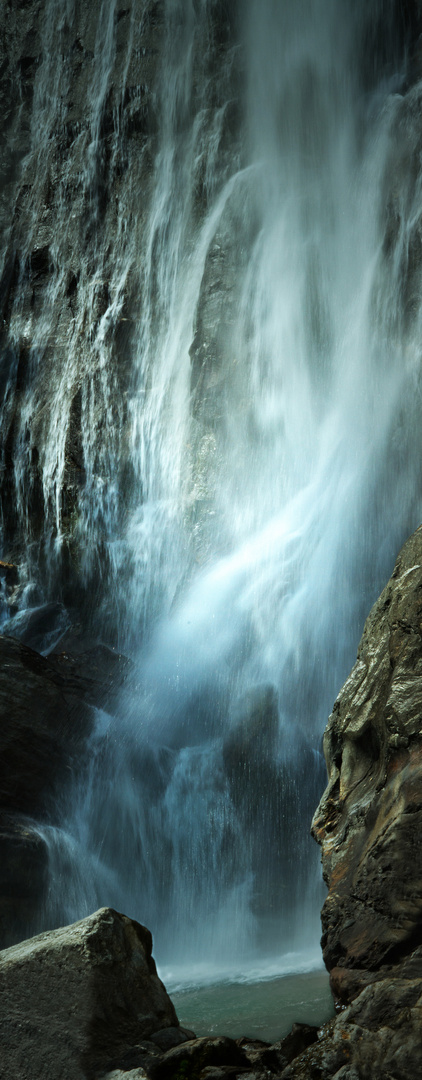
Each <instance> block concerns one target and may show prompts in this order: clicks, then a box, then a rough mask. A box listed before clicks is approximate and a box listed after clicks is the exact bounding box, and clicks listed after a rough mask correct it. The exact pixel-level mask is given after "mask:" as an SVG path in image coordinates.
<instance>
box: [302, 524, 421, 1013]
mask: <svg viewBox="0 0 422 1080" xmlns="http://www.w3.org/2000/svg"><path fill="white" fill-rule="evenodd" d="M324 751H325V756H326V761H327V768H328V774H329V783H328V787H327V790H326V791H325V793H324V795H323V797H322V800H321V803H320V805H319V807H318V809H317V811H316V813H315V816H314V821H313V834H314V836H315V838H316V839H317V840H318V842H319V843H320V844H321V846H322V860H323V870H324V877H325V880H326V881H327V884H328V888H329V892H328V896H327V899H326V901H325V904H324V907H323V912H322V924H323V931H324V933H323V939H322V943H323V950H324V959H325V962H326V965H327V967H328V969H329V970H332V969H335V973H334V974H333V986H334V987H338V989H339V990H340V995H339V996H340V997H341V998H342V999H343V1000H349V999H350V997H353V995H354V994H355V993H356V992H359V990H360V989H361V988H362V984H365V982H367V981H368V977H367V975H366V974H365V972H373V973H374V972H376V971H377V970H379V969H380V968H381V967H385V966H386V965H387V966H393V965H394V967H395V968H396V965H397V963H398V962H400V961H404V960H405V959H406V958H408V957H410V956H411V955H412V953H413V952H414V950H415V949H416V948H417V947H418V946H419V944H420V943H421V940H422V529H418V530H417V532H416V533H415V534H414V536H412V537H411V538H410V540H409V541H408V542H407V543H406V544H405V546H404V548H403V549H402V551H401V552H400V555H399V557H398V559H397V562H396V565H395V568H394V572H393V575H392V577H391V580H390V581H389V582H388V585H387V586H386V588H385V589H384V592H383V593H382V595H381V597H380V599H379V600H378V601H377V603H376V604H375V606H374V608H373V609H372V611H371V613H370V615H369V618H368V619H367V622H366V625H365V629H364V633H363V637H362V640H361V643H360V646H359V651H358V659H357V662H356V664H355V667H354V668H353V671H352V673H351V675H350V677H349V678H348V680H347V682H346V683H345V685H344V687H343V689H342V691H341V693H340V695H339V697H338V699H337V701H336V703H335V705H334V709H333V712H332V715H331V717H330V719H329V721H328V726H327V730H326V733H325V736H324ZM344 969H346V971H347V970H349V969H353V970H354V971H355V970H356V971H357V972H359V971H363V972H364V974H363V975H362V976H361V977H360V976H357V977H356V978H355V977H353V978H351V979H349V980H348V978H347V976H346V975H344V974H342V975H340V974H339V971H342V972H344Z"/></svg>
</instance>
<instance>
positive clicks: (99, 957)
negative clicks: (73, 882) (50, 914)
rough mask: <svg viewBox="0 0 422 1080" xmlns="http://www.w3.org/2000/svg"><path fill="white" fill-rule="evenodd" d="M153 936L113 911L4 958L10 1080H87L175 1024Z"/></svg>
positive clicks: (1, 1013)
mask: <svg viewBox="0 0 422 1080" xmlns="http://www.w3.org/2000/svg"><path fill="white" fill-rule="evenodd" d="M151 947H152V938H151V934H150V933H149V930H147V929H146V928H145V927H144V926H141V925H140V924H139V923H137V922H134V921H132V920H131V919H129V918H127V917H126V916H125V915H119V914H118V913H117V912H116V911H113V910H112V909H111V908H101V909H100V910H99V911H97V912H95V914H94V915H91V916H89V918H87V919H82V920H81V921H80V922H77V923H74V924H73V925H72V926H67V927H64V928H62V929H60V930H53V931H50V932H49V933H46V934H41V935H39V936H38V937H36V938H33V939H31V940H30V941H25V942H22V943H21V944H20V945H15V946H13V947H12V948H10V949H6V950H5V951H4V952H3V953H2V954H0V1044H1V1048H2V1056H1V1068H2V1075H4V1076H5V1077H6V1076H7V1078H8V1080H46V1077H47V1076H48V1077H51V1078H52V1080H53V1078H54V1080H55V1078H57V1080H58V1078H59V1077H63V1078H64V1077H66V1080H85V1078H86V1077H89V1078H91V1077H92V1078H93V1077H95V1076H97V1075H101V1074H104V1073H105V1072H106V1071H107V1063H108V1062H110V1061H111V1060H112V1059H113V1058H115V1057H116V1056H117V1055H118V1054H122V1055H123V1054H124V1053H125V1051H127V1050H129V1049H130V1048H131V1047H133V1045H134V1044H136V1043H138V1042H139V1040H140V1039H148V1038H149V1036H151V1035H152V1034H154V1032H155V1031H161V1030H162V1029H164V1028H166V1027H171V1028H177V1027H178V1020H177V1016H176V1013H175V1011H174V1007H173V1005H172V1002H171V1001H170V998H169V997H168V995H167V993H166V990H165V987H164V986H163V983H162V982H161V980H160V979H159V978H158V975H157V972H156V967H155V963H154V960H153V958H152V955H151Z"/></svg>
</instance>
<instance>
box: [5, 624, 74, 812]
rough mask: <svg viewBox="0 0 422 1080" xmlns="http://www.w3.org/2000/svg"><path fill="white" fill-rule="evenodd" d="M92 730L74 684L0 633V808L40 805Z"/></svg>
mask: <svg viewBox="0 0 422 1080" xmlns="http://www.w3.org/2000/svg"><path fill="white" fill-rule="evenodd" d="M91 729H92V712H91V709H90V708H89V707H88V705H86V704H85V703H84V702H83V701H81V699H80V697H79V696H77V694H76V693H75V685H69V684H68V683H67V682H66V679H64V678H62V677H60V675H58V674H57V673H56V672H55V670H54V669H53V668H52V667H51V666H50V664H49V662H48V660H46V659H45V657H43V656H40V655H39V654H38V653H36V652H34V651H33V650H32V649H30V648H28V647H26V646H25V645H23V644H22V643H21V642H20V641H15V640H14V639H12V638H6V637H1V636H0V809H1V808H7V809H9V810H13V811H18V812H19V813H23V814H30V815H31V816H32V815H34V814H36V813H37V812H40V811H42V810H45V808H46V806H47V805H48V803H49V800H50V799H51V797H52V796H53V794H54V792H55V791H56V790H57V786H58V785H59V784H61V783H62V782H63V780H64V779H65V775H66V771H67V769H68V766H69V765H70V764H71V762H72V760H73V758H74V757H75V756H77V755H78V754H80V752H81V748H82V746H83V744H84V741H85V739H86V737H87V735H88V734H89V732H90V731H91Z"/></svg>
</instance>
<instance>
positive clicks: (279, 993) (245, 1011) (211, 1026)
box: [170, 971, 334, 1042]
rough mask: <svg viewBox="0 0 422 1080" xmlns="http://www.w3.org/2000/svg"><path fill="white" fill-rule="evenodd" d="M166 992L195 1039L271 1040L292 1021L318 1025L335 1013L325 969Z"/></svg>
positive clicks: (183, 1024)
mask: <svg viewBox="0 0 422 1080" xmlns="http://www.w3.org/2000/svg"><path fill="white" fill-rule="evenodd" d="M170 994H171V997H172V1000H173V1002H174V1005H175V1008H176V1012H177V1015H178V1017H179V1020H180V1023H181V1024H182V1026H184V1027H188V1028H192V1029H193V1031H195V1033H196V1034H197V1035H230V1036H231V1037H232V1038H235V1039H236V1038H240V1037H241V1036H242V1035H248V1036H251V1037H254V1038H258V1039H264V1040H266V1041H267V1042H275V1041H276V1040H277V1039H280V1038H283V1037H284V1035H287V1033H288V1032H289V1031H290V1028H291V1026H292V1024H293V1023H295V1022H300V1023H307V1024H316V1025H320V1024H323V1023H324V1022H325V1021H326V1020H329V1019H330V1018H331V1016H333V1015H334V1008H333V1002H332V997H331V993H330V989H329V982H328V975H327V972H326V971H311V972H301V973H299V974H295V975H284V976H282V977H281V978H280V977H279V978H275V979H265V980H261V981H259V982H250V983H239V982H237V983H233V982H223V983H214V984H212V985H210V986H197V987H189V988H186V989H180V990H175V991H174V992H172V990H171V989H170Z"/></svg>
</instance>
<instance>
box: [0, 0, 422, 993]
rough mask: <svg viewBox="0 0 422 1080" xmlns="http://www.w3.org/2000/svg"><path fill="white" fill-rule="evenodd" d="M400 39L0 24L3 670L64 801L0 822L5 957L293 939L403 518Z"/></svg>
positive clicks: (342, 22) (362, 21) (323, 9)
mask: <svg viewBox="0 0 422 1080" xmlns="http://www.w3.org/2000/svg"><path fill="white" fill-rule="evenodd" d="M419 31H420V10H419V5H418V4H417V3H399V2H395V0H394V2H393V0H388V2H387V3H385V4H382V5H380V4H379V3H378V2H377V0H373V2H371V3H369V4H368V3H367V2H366V3H363V0H362V2H360V0H359V2H357V3H354V4H353V5H351V4H350V3H348V2H346V0H344V2H343V0H328V2H327V0H317V2H315V3H313V4H310V3H308V2H307V0H300V2H298V3H297V4H295V5H294V8H293V7H292V5H288V4H281V5H280V4H274V3H273V2H272V0H261V2H259V3H258V0H248V2H247V3H245V4H242V5H239V4H236V3H235V2H232V3H229V2H228V0H195V2H193V0H192V2H190V0H186V2H185V0H154V2H153V0H128V2H127V3H124V4H123V3H121V4H120V3H117V0H102V2H98V3H97V4H88V3H85V2H84V0H27V2H26V3H25V4H18V3H15V2H14V0H10V2H7V3H4V4H3V5H2V8H1V12H0V32H1V67H0V100H1V115H2V120H1V125H2V127H1V139H2V147H3V153H2V163H1V169H2V184H1V188H2V190H1V201H0V226H1V234H2V252H3V254H2V270H1V287H0V297H1V301H0V302H1V319H2V322H1V327H0V347H1V368H0V377H1V389H2V394H1V415H0V443H1V445H0V454H1V471H0V498H1V506H2V519H1V524H2V556H3V560H4V565H3V566H2V568H1V575H2V576H1V581H2V588H1V604H2V609H1V611H2V613H1V618H2V629H3V632H4V634H5V640H6V638H9V637H10V638H17V639H20V642H21V646H20V651H18V652H13V649H16V648H17V646H12V645H11V646H10V648H11V649H12V652H13V656H11V658H10V657H9V652H8V650H9V645H8V644H7V642H6V644H5V645H4V646H3V647H4V666H5V667H6V664H12V667H13V671H14V673H15V674H14V679H15V682H14V685H15V686H18V685H19V681H20V675H19V672H22V668H23V669H25V670H29V669H30V668H31V664H32V665H34V663H38V664H40V663H41V661H40V660H38V661H36V662H35V661H34V660H33V659H32V660H31V659H30V657H29V655H28V653H26V652H25V648H24V647H27V648H28V649H31V648H32V649H35V650H38V651H40V652H43V653H44V654H48V655H46V656H45V657H44V667H43V675H44V676H45V678H46V680H47V683H46V685H47V686H48V693H47V698H48V699H49V700H50V699H51V702H53V703H55V704H54V709H56V710H57V711H60V710H61V709H63V710H64V713H63V733H62V735H63V738H62V736H60V737H59V738H56V737H55V736H54V738H53V743H54V746H55V751H54V752H55V754H57V760H58V762H60V763H61V766H63V768H64V769H65V770H66V772H67V774H68V783H67V784H66V785H64V788H63V792H62V794H60V790H61V789H60V785H55V783H54V781H53V779H51V783H50V779H49V780H48V784H47V788H49V795H48V798H44V797H43V798H42V799H41V800H37V799H35V795H34V801H33V804H32V802H31V800H29V801H27V802H26V803H25V805H21V804H20V803H19V800H17V802H16V806H13V800H12V801H10V799H9V795H10V793H8V789H7V785H6V788H5V791H4V793H3V795H2V807H3V811H4V814H5V815H6V819H5V825H4V829H5V831H4V843H5V845H6V848H5V850H6V851H7V852H8V855H7V860H6V861H7V865H8V866H12V867H13V866H15V862H14V851H15V847H14V844H15V840H14V839H13V836H14V837H15V838H16V835H17V834H16V833H14V832H13V830H14V829H15V826H16V828H17V829H18V833H19V838H20V839H19V844H21V845H22V846H21V848H20V850H22V851H26V852H28V851H29V849H31V851H36V852H37V853H38V854H37V859H38V855H39V858H40V860H41V861H39V862H37V866H39V867H40V869H39V871H37V874H38V877H37V882H38V884H37V890H38V892H39V894H40V895H42V896H43V897H44V899H43V902H42V904H41V905H40V909H39V910H38V911H37V913H36V915H34V916H33V923H32V925H31V921H30V920H31V915H29V916H28V906H27V903H26V899H25V896H23V898H22V925H24V927H25V932H34V930H42V929H46V928H49V927H50V926H52V925H57V924H60V923H62V922H71V921H73V920H74V919H76V918H80V917H82V916H83V915H86V914H88V913H89V912H91V911H92V910H94V909H95V908H97V907H99V906H100V905H103V904H107V905H111V906H113V907H116V908H118V909H119V910H126V911H128V914H129V915H133V916H135V917H137V918H140V919H141V920H142V922H146V923H147V924H148V925H151V926H152V928H153V929H154V932H155V935H156V937H157V940H158V947H159V949H160V951H161V955H163V952H165V953H166V955H167V954H168V955H169V956H170V955H171V950H172V948H173V945H174V940H175V937H177V940H178V941H183V942H184V943H185V945H186V943H187V942H189V943H190V948H191V950H192V953H193V954H198V950H199V949H200V950H202V951H203V953H204V955H212V953H213V950H215V943H216V942H218V943H219V948H220V951H221V954H223V953H224V952H226V953H227V955H228V956H230V958H231V959H230V963H232V964H234V963H240V962H241V958H244V957H245V956H246V953H247V950H248V949H250V948H252V951H253V952H254V955H256V953H257V952H258V953H259V952H264V953H265V951H266V950H267V951H271V952H274V950H280V951H283V949H285V942H286V941H287V940H288V941H289V942H290V943H293V944H294V946H295V947H296V946H297V947H298V948H300V947H303V946H304V945H306V944H307V935H309V940H310V942H312V941H313V942H316V941H317V938H318V909H319V903H320V899H322V897H321V891H320V883H319V868H318V865H317V859H316V858H315V853H314V852H313V849H312V846H311V844H310V842H309V840H308V836H307V831H308V821H309V820H310V817H311V815H312V812H313V810H314V807H315V805H316V803H317V802H318V799H319V796H320V792H321V789H322V787H323V783H324V766H323V762H322V756H321V750H320V737H321V733H322V730H323V728H324V725H325V719H326V716H327V714H328V711H329V708H330V705H331V702H332V700H333V698H334V696H335V693H336V692H337V690H338V687H339V686H340V685H341V683H342V681H343V679H344V678H345V676H346V674H347V671H348V670H349V668H350V666H351V663H352V660H353V657H354V655H355V651H356V645H357V641H358V639H359V636H360V632H361V627H362V625H363V619H364V617H365V615H366V613H367V610H368V608H369V606H370V603H371V602H372V601H373V600H374V599H375V597H376V595H377V594H378V592H379V591H380V589H381V587H382V585H383V584H384V581H385V580H386V579H387V577H388V574H389V573H390V571H391V566H392V565H393V560H394V557H395V555H396V551H397V550H398V549H399V547H400V544H401V543H402V542H403V540H404V538H405V536H406V535H409V534H410V533H411V532H412V530H413V529H414V528H415V527H416V526H417V525H418V524H419V521H420V519H421V512H422V507H421V502H422V500H421V490H420V460H421V449H422V448H421V445H420V442H421V439H420V431H421V425H420V372H421V365H420V313H421V307H420V297H421V260H420V234H421V226H420V223H421V214H422V202H421V199H420V164H419V156H420V99H421V93H422V90H421V84H420V81H419V77H420V54H419V46H418V35H419ZM99 643H100V646H99ZM99 647H100V652H98V649H99ZM107 649H109V650H110V651H109V652H107ZM116 650H122V651H123V652H125V653H127V654H128V655H130V657H131V660H132V665H133V666H131V667H130V665H129V666H127V667H125V663H124V661H123V660H121V658H120V652H119V653H117V652H116ZM53 653H54V654H55V656H53ZM82 655H84V660H83V661H82V660H81V659H80V658H81V656H82ZM8 657H9V659H8ZM113 658H114V659H113ZM116 658H117V659H116ZM116 663H117V666H116ZM81 664H82V665H83V668H84V669H83V671H82V673H81V667H80V665H81ZM14 665H17V666H16V667H14ZM45 665H47V666H45ZM124 667H125V672H126V675H125V680H126V681H125V687H124V689H120V686H121V684H122V683H123V681H124V679H123V676H122V678H120V675H119V676H118V677H117V676H116V677H117V682H118V684H119V689H118V692H116V693H115V694H114V698H113V700H112V701H111V700H110V694H103V695H101V693H98V692H97V691H96V690H95V689H93V686H92V679H93V678H94V676H95V677H97V676H98V679H97V681H98V680H99V681H100V682H101V680H104V679H105V680H106V682H107V687H106V689H107V691H108V689H109V684H110V685H111V684H112V683H113V680H114V678H115V673H116V672H117V669H119V671H122V670H123V668H124ZM40 670H41V669H40V668H38V669H37V671H38V673H39V672H40ZM96 673H97V676H96ZM28 679H29V682H28V686H29V687H30V688H32V686H33V683H32V681H31V680H32V675H31V679H30V678H29V675H28ZM94 682H95V678H94ZM63 695H64V697H63ZM111 696H113V695H111ZM64 699H66V701H65V706H63V700H64ZM75 700H76V701H77V702H79V703H80V705H78V706H77V707H76V714H77V731H75V740H74V741H72V740H73V737H72V738H71V739H70V742H69V741H68V739H67V734H68V718H69V713H68V707H69V708H70V707H71V714H72V715H75V710H74V705H75ZM59 702H61V703H62V704H61V705H60V704H59ZM69 702H70V705H69ZM18 704H19V703H18ZM92 708H96V709H97V712H95V713H92V712H90V711H89V710H90V709H92ZM87 709H88V713H87V711H86V710H87ZM98 709H99V710H100V711H98ZM72 710H73V712H72ZM104 710H106V711H104ZM15 712H16V715H14V717H11V719H10V723H11V725H12V720H13V724H14V723H15V721H16V722H17V723H18V729H19V723H20V720H19V715H18V714H19V708H18V707H17V708H16V710H15ZM47 713H48V716H50V713H49V712H48V709H47ZM51 715H52V714H51ZM78 725H79V727H78ZM47 726H48V724H47ZM78 732H79V734H78ZM82 733H84V734H83V739H84V740H85V742H84V746H85V747H87V752H86V753H85V752H82V750H81V747H80V748H79V750H80V752H79V750H77V747H76V743H77V742H78V738H79V737H80V738H81V739H82ZM51 734H52V733H51V732H50V733H47V735H46V741H47V744H48V745H50V743H49V739H50V735H51ZM53 734H54V733H53ZM398 734H399V737H401V734H400V733H398ZM371 737H372V736H371ZM365 738H366V736H365V737H364V742H365ZM11 741H12V743H13V739H12V740H11ZM47 752H48V751H47ZM53 756H54V755H53ZM41 771H42V770H41ZM47 771H48V770H47ZM29 790H31V789H29ZM64 792H65V795H64ZM30 802H31V804H30ZM12 811H13V812H16V813H17V814H18V815H20V816H19V818H18V819H16V821H15V819H14V820H13V822H11V819H10V813H11V812H12ZM10 829H12V834H11V833H10ZM11 835H12V839H11ZM40 853H41V854H40ZM5 865H6V863H5ZM6 876H7V875H6ZM46 883H47V884H46ZM6 886H7V883H6ZM6 886H5V888H6ZM7 887H8V886H7ZM43 890H44V892H43ZM6 891H7V888H6ZM8 910H9V911H10V904H9V909H8ZM175 912H177V917H176V920H177V931H178V932H177V934H176V935H175V932H174V925H175V923H174V919H175V916H174V913H175ZM28 918H29V921H28ZM6 922H7V919H6ZM204 926H205V927H206V935H205V936H206V938H207V940H206V941H205V940H204ZM156 927H157V928H158V929H156ZM20 932H21V933H22V926H21V931H20ZM13 933H15V935H16V936H19V931H18V930H17V929H16V927H15V930H14V931H13ZM5 940H7V942H9V940H10V939H9V938H7V937H6V939H5ZM251 943H253V944H252V946H251ZM180 948H181V951H182V952H183V947H182V946H180ZM337 959H338V961H339V963H338V964H337V966H338V967H342V963H340V961H341V962H343V959H344V957H343V954H342V953H341V955H340V954H339V956H338V957H337ZM345 966H346V968H347V964H346V965H345ZM342 978H343V976H342Z"/></svg>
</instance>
